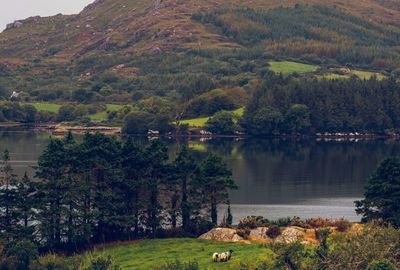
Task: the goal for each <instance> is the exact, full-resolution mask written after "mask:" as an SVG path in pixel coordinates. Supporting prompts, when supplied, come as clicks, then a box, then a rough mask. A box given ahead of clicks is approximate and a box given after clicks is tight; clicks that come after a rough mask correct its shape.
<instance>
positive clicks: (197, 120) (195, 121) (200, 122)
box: [180, 107, 244, 128]
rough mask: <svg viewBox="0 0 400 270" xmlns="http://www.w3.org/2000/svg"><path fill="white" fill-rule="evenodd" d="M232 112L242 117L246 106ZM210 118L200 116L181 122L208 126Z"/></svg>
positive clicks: (196, 126) (193, 125) (198, 126)
mask: <svg viewBox="0 0 400 270" xmlns="http://www.w3.org/2000/svg"><path fill="white" fill-rule="evenodd" d="M230 112H232V113H233V114H235V115H236V116H238V117H241V116H243V114H244V107H242V108H239V109H236V110H234V111H230ZM211 117H212V116H211ZM208 119H210V117H199V118H192V119H186V120H182V121H181V122H180V123H181V124H184V125H185V124H186V125H189V127H194V128H202V127H205V126H206V123H207V121H208Z"/></svg>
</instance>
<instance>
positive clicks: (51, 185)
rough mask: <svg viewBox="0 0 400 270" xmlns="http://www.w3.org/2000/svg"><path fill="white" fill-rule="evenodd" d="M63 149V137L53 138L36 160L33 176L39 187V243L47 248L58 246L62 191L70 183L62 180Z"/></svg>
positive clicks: (62, 209) (65, 210)
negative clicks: (60, 138) (36, 164)
mask: <svg viewBox="0 0 400 270" xmlns="http://www.w3.org/2000/svg"><path fill="white" fill-rule="evenodd" d="M65 154H66V153H65V148H64V143H63V141H62V140H59V139H52V140H51V141H50V143H49V145H48V146H47V148H46V149H45V150H44V152H43V153H42V155H41V156H40V157H39V160H38V168H37V171H36V177H37V178H38V179H40V181H39V182H38V183H37V188H38V190H39V192H38V194H37V196H38V199H39V201H40V203H39V205H38V209H39V213H38V221H39V224H40V225H39V228H40V238H41V242H42V243H43V244H44V245H45V246H47V247H48V248H50V249H57V248H60V247H61V244H62V239H63V233H64V232H65V228H64V225H65V218H64V217H65V214H66V212H68V209H66V208H65V203H66V202H65V194H66V193H67V191H68V189H69V186H68V183H67V182H65V181H64V177H65V175H64V173H65V163H66V162H65V161H66V155H65Z"/></svg>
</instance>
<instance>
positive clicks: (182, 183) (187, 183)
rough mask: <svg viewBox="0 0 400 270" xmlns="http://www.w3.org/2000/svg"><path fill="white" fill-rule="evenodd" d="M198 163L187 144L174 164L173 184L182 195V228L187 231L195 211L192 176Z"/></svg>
mask: <svg viewBox="0 0 400 270" xmlns="http://www.w3.org/2000/svg"><path fill="white" fill-rule="evenodd" d="M196 168H197V166H196V163H195V161H194V159H193V158H192V157H191V155H190V153H189V149H188V148H187V146H183V147H182V148H181V149H180V152H179V154H178V156H177V157H176V159H175V161H174V164H173V176H172V177H173V178H174V181H173V184H174V185H173V186H174V188H175V191H176V194H175V195H176V196H175V198H177V197H180V214H181V216H182V228H183V229H184V230H186V231H188V230H189V228H190V217H191V214H192V212H193V210H194V209H193V208H194V207H195V205H194V202H193V201H194V200H191V198H190V195H191V192H190V190H191V186H192V178H193V176H194V173H195V171H196Z"/></svg>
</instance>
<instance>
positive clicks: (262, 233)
mask: <svg viewBox="0 0 400 270" xmlns="http://www.w3.org/2000/svg"><path fill="white" fill-rule="evenodd" d="M267 231H268V227H258V228H255V229H252V230H251V231H250V235H249V238H250V239H251V240H255V241H265V240H268V241H270V240H272V239H271V238H269V237H268V236H267Z"/></svg>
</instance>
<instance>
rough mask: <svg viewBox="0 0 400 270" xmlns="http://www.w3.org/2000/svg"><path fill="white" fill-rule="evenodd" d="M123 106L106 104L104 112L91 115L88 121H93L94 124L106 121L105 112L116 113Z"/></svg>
mask: <svg viewBox="0 0 400 270" xmlns="http://www.w3.org/2000/svg"><path fill="white" fill-rule="evenodd" d="M122 107H123V105H119V104H106V108H107V109H106V110H105V111H101V112H98V113H95V114H92V115H90V116H89V118H90V120H92V121H95V122H101V121H105V120H107V112H116V111H119V110H120V109H121V108H122Z"/></svg>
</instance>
